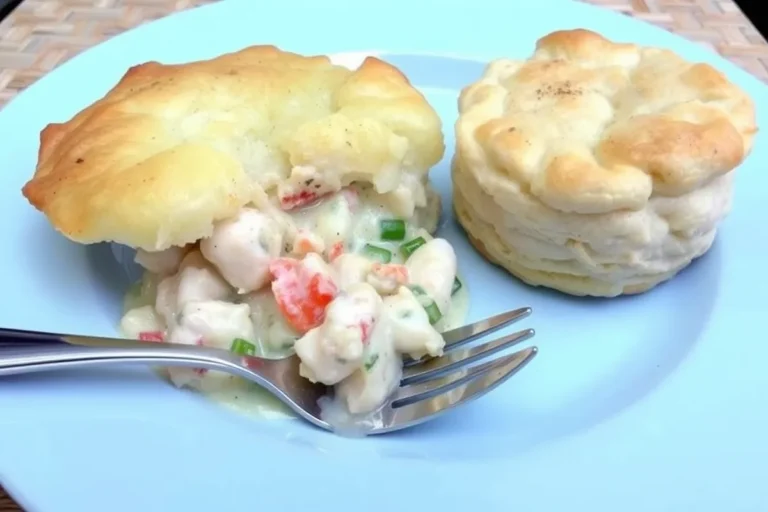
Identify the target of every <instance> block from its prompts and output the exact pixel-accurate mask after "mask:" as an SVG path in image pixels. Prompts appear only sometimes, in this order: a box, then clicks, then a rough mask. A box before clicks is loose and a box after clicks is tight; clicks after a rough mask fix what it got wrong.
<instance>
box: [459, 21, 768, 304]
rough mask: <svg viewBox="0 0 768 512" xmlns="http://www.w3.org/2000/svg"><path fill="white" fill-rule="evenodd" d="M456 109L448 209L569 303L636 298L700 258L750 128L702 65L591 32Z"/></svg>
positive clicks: (743, 111)
mask: <svg viewBox="0 0 768 512" xmlns="http://www.w3.org/2000/svg"><path fill="white" fill-rule="evenodd" d="M459 112H460V116H459V119H458V121H457V122H456V127H455V129H456V145H457V147H456V152H455V155H454V158H453V164H452V176H453V185H454V186H453V191H454V209H455V211H456V214H457V216H458V219H459V221H460V223H461V224H462V226H463V227H464V229H465V230H466V231H467V233H468V235H469V238H470V239H471V241H472V243H473V244H474V245H475V247H476V248H477V249H478V250H479V251H480V252H481V253H482V254H484V255H485V256H486V257H487V258H488V259H489V260H491V261H493V262H495V263H497V264H499V265H500V266H502V267H504V268H506V269H507V270H508V271H509V272H510V273H512V274H513V275H515V276H517V277H518V278H520V279H521V280H523V281H524V282H526V283H529V284H531V285H537V286H545V287H549V288H554V289H556V290H560V291H563V292H566V293H569V294H573V295H593V296H607V297H612V296H617V295H621V294H632V293H640V292H643V291H645V290H648V289H650V288H652V287H654V286H656V285H657V284H659V283H660V282H662V281H665V280H667V279H670V278H671V277H673V276H674V275H675V274H676V273H677V272H679V271H680V270H681V269H683V268H684V267H686V266H687V265H688V264H689V263H690V262H691V261H692V260H693V259H695V258H697V257H699V256H701V255H703V254H704V253H705V252H706V251H707V250H708V249H709V248H710V246H711V245H712V242H713V240H714V239H715V234H716V231H717V227H718V224H719V222H720V221H721V220H722V219H723V217H724V216H725V215H726V213H727V212H728V211H729V209H730V206H731V194H732V183H733V176H734V172H733V171H734V169H735V168H736V167H737V166H738V165H739V164H740V163H741V162H742V161H743V160H744V159H745V158H746V156H747V155H748V154H749V152H750V149H751V147H752V141H753V137H754V135H755V133H756V131H757V127H756V125H755V112H754V107H753V104H752V101H751V100H750V98H749V97H748V96H747V95H746V94H745V93H744V92H743V91H742V90H740V89H739V88H738V87H737V86H736V85H734V84H732V83H730V82H729V81H728V80H727V79H726V77H725V76H723V74H721V73H720V72H718V71H716V70H715V69H713V68H712V67H710V66H709V65H707V64H695V63H689V62H687V61H685V60H683V59H682V58H681V57H679V56H677V55H676V54H674V53H672V52H671V51H668V50H663V49H658V48H645V47H640V46H637V45H634V44H620V43H614V42H611V41H608V40H607V39H605V38H603V37H602V36H601V35H599V34H596V33H594V32H590V31H588V30H566V31H559V32H554V33H551V34H549V35H547V36H545V37H543V38H542V39H540V40H539V41H538V43H537V45H536V50H535V52H534V53H533V55H532V56H531V57H530V58H529V59H528V60H524V61H521V60H509V59H500V60H496V61H494V62H492V63H490V65H488V67H487V68H486V70H485V73H484V74H483V76H482V77H481V78H480V79H479V80H478V81H477V82H475V83H473V84H471V85H470V86H468V87H466V88H465V89H464V90H463V91H462V93H461V97H460V99H459Z"/></svg>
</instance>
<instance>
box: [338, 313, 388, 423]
mask: <svg viewBox="0 0 768 512" xmlns="http://www.w3.org/2000/svg"><path fill="white" fill-rule="evenodd" d="M390 335H391V332H390V326H389V325H387V322H386V318H385V317H384V318H382V319H381V321H379V322H377V323H376V325H375V326H374V328H373V332H372V333H371V337H370V341H369V343H368V345H367V346H366V347H365V355H364V358H363V365H362V366H361V367H359V368H358V369H357V370H356V371H355V372H354V373H353V374H352V375H350V376H349V377H347V378H346V379H344V380H342V381H341V382H340V383H339V384H337V385H336V396H337V397H338V398H339V399H341V400H342V401H343V402H344V403H345V404H346V407H347V410H348V411H349V412H350V413H352V414H364V413H368V412H371V411H374V410H376V409H378V408H379V406H381V404H383V403H384V402H385V401H386V400H387V398H388V397H389V395H390V394H392V392H393V391H394V390H395V388H397V385H398V383H399V382H400V376H401V375H402V368H403V361H402V358H401V357H400V355H399V354H398V353H397V352H396V351H395V346H394V345H393V344H392V339H391V338H390Z"/></svg>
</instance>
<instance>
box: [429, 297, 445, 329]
mask: <svg viewBox="0 0 768 512" xmlns="http://www.w3.org/2000/svg"><path fill="white" fill-rule="evenodd" d="M424 311H426V312H427V316H428V317H429V323H430V324H432V325H435V324H436V323H437V322H439V321H440V319H441V318H443V314H442V313H441V312H440V308H438V307H437V304H435V301H432V302H430V303H429V304H427V305H426V306H424Z"/></svg>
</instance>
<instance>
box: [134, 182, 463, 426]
mask: <svg viewBox="0 0 768 512" xmlns="http://www.w3.org/2000/svg"><path fill="white" fill-rule="evenodd" d="M399 199H401V198H399V197H398V196H396V195H387V196H380V195H378V194H376V193H374V192H373V191H372V190H371V188H370V187H348V188H346V189H344V190H342V191H341V192H338V193H335V194H332V195H329V196H325V197H322V198H320V199H317V200H315V201H314V202H313V203H312V204H307V205H304V206H303V207H302V208H299V209H294V210H290V211H287V212H284V211H282V210H279V209H278V208H275V207H274V205H272V207H270V209H269V211H270V218H271V219H272V221H274V222H272V221H270V222H271V224H269V225H267V224H265V223H264V222H263V220H262V219H259V218H258V217H257V215H255V214H254V213H252V212H251V211H249V212H247V214H245V215H241V216H240V217H242V218H244V219H246V220H247V219H249V218H250V217H253V218H254V219H253V222H251V223H250V224H249V227H247V228H243V227H242V226H241V225H233V226H232V227H229V226H228V225H225V228H226V229H222V230H221V231H220V232H219V234H218V237H217V236H216V234H215V235H214V237H212V238H210V239H207V240H206V241H205V250H204V251H203V254H201V253H200V251H199V250H197V249H194V247H186V248H184V249H183V250H174V253H173V254H172V255H168V257H165V256H164V255H155V254H152V253H143V254H142V253H141V252H140V253H139V255H138V256H137V261H139V262H140V263H146V264H147V265H146V266H147V267H149V268H151V269H152V270H155V271H157V272H161V273H162V274H163V275H157V274H153V273H150V272H146V273H145V275H144V277H143V278H142V280H141V281H140V282H139V283H137V284H136V285H135V286H134V287H132V289H131V290H130V291H129V293H128V294H127V296H126V299H125V315H124V317H123V319H122V321H121V329H122V330H123V334H124V336H125V337H128V338H137V337H138V333H140V332H146V331H162V332H163V333H164V335H167V334H168V332H166V326H170V325H173V326H175V327H174V329H175V330H171V333H170V334H171V335H170V337H171V339H177V341H178V340H181V342H184V343H195V340H194V333H191V332H190V333H189V336H186V335H185V336H181V334H179V332H180V330H183V329H181V327H183V326H184V325H185V324H190V325H192V326H194V325H196V324H198V323H199V324H200V325H201V328H205V329H209V330H210V329H211V328H212V327H211V326H212V325H213V324H215V323H216V322H214V321H213V320H215V319H211V318H210V314H209V312H210V311H213V310H216V309H217V308H218V309H221V310H222V314H224V313H227V314H228V315H231V316H232V318H235V317H237V319H238V321H237V323H238V325H240V324H242V326H241V327H239V328H234V327H232V326H230V327H227V328H226V329H224V330H225V331H227V334H226V336H224V337H221V340H218V341H217V342H216V343H214V344H213V345H216V346H219V345H221V347H220V348H226V347H225V346H224V345H225V344H227V343H228V342H229V341H228V340H229V339H230V338H231V337H232V336H234V335H237V334H238V333H240V334H241V335H242V336H243V337H244V338H247V339H248V340H250V341H251V342H253V345H255V349H256V353H255V355H259V356H262V357H273V358H274V357H283V356H286V355H289V354H292V353H293V344H294V342H295V341H296V340H297V339H299V338H301V336H302V335H301V334H299V333H297V332H296V331H295V330H294V329H293V328H292V327H291V326H290V325H288V323H287V322H286V321H285V319H284V317H283V315H282V314H281V312H280V310H279V309H278V307H277V304H276V303H275V300H274V296H273V294H272V291H271V289H270V286H269V285H268V284H267V285H266V286H263V285H264V283H263V281H264V275H263V274H260V273H257V272H255V269H253V268H251V267H249V266H244V265H242V262H240V263H238V261H234V264H231V263H232V261H231V260H232V258H235V256H236V254H235V253H238V254H241V255H243V254H244V255H248V256H249V259H251V260H254V261H255V260H259V259H260V258H261V259H262V260H264V261H267V260H269V259H271V258H274V257H275V255H276V254H282V255H283V256H289V257H292V258H298V259H301V258H303V257H304V256H305V255H307V254H309V255H310V256H315V257H317V260H318V263H317V266H318V268H320V267H323V266H324V267H325V268H326V269H328V271H331V270H333V271H334V272H335V273H336V280H337V282H336V285H337V286H339V287H340V289H347V285H346V284H345V283H344V280H345V279H348V280H349V281H350V285H351V286H354V285H353V284H352V283H354V282H358V281H359V279H358V278H356V277H355V275H354V274H355V270H354V268H353V267H354V265H347V264H344V265H338V266H337V267H340V268H335V269H331V267H333V262H332V261H331V263H330V264H329V263H326V262H324V261H323V260H333V259H334V258H335V257H336V256H337V255H338V253H339V252H340V249H341V248H343V254H358V253H365V252H366V250H367V249H368V248H367V247H366V245H373V246H375V248H376V249H380V250H383V251H389V254H390V257H391V260H390V263H392V264H404V263H407V264H409V265H416V264H418V265H421V266H422V267H423V266H424V265H425V264H426V263H424V262H427V261H431V260H430V259H429V257H428V256H429V255H428V254H426V252H428V251H424V253H423V254H422V255H421V257H420V258H418V259H419V260H423V262H422V263H418V262H417V261H416V259H413V258H411V259H410V260H408V258H407V257H406V256H405V255H404V254H403V252H402V251H401V245H402V244H403V242H404V241H409V240H413V239H414V238H417V237H422V238H423V239H424V240H425V241H426V242H430V241H431V240H432V237H431V236H430V235H429V233H428V232H427V231H426V230H425V229H423V228H420V227H417V226H424V227H427V228H429V229H432V228H433V227H434V226H435V224H436V220H437V219H436V218H435V216H436V214H437V209H436V208H433V206H434V205H431V206H432V207H422V208H420V209H419V208H417V209H416V210H415V211H414V210H413V207H412V205H411V211H412V212H413V213H414V215H413V217H412V218H411V220H410V221H409V222H407V223H406V233H405V237H404V239H403V240H401V241H386V240H381V231H380V221H381V220H382V219H391V218H395V215H394V214H393V213H392V212H393V211H398V210H402V209H403V208H404V207H403V205H402V204H400V205H398V204H397V201H398V200H399ZM406 209H407V205H406ZM253 212H257V210H253ZM251 228H252V229H253V230H251ZM267 228H268V229H267ZM260 230H261V231H260ZM277 230H279V231H280V234H281V238H282V242H281V244H280V245H282V247H276V245H275V241H276V240H277V239H278V238H280V237H278V235H277V234H276V231H277ZM227 231H229V232H231V233H228V232H227ZM264 233H266V234H268V235H269V236H265V234H264ZM230 235H232V236H230ZM235 235H236V236H235ZM435 242H436V243H437V242H439V243H437V244H431V243H430V244H429V245H430V246H433V247H438V246H439V245H440V243H444V242H442V241H438V240H436V241H435ZM446 245H447V244H446ZM438 248H439V247H438ZM228 249H232V250H231V251H229V250H228ZM425 249H426V248H425ZM312 253H316V254H314V255H313V254H312ZM451 253H452V252H451ZM185 254H186V256H185ZM317 255H322V256H323V257H322V258H320V257H318V256H317ZM170 256H173V258H171V257H170ZM251 256H252V257H251ZM369 256H370V254H369ZM203 257H204V258H203ZM182 258H184V260H182ZM206 259H207V260H208V261H205V260H206ZM235 260H237V258H235ZM309 260H310V258H306V259H304V260H303V261H304V262H308V263H306V264H309V263H311V262H309ZM179 261H181V269H180V270H179V271H178V273H177V274H173V272H175V269H172V268H171V267H172V266H173V265H174V262H175V264H176V266H178V264H179ZM339 261H342V260H339ZM349 261H350V262H353V263H354V261H360V258H350V259H349ZM437 263H440V262H439V261H437ZM206 265H208V266H206ZM210 265H215V266H217V267H219V271H220V274H218V273H216V272H215V270H214V271H213V272H214V273H213V274H211V270H210V269H211V268H212V267H211V266H210ZM222 265H225V266H226V268H224V269H223V270H222V268H221V266H222ZM429 265H430V268H431V267H432V266H434V265H433V263H429ZM445 265H448V266H447V267H446V266H445ZM406 266H407V265H406ZM438 266H440V265H438ZM443 267H445V268H446V269H448V268H450V267H452V268H453V269H455V259H454V260H453V262H452V263H445V262H443ZM450 271H451V272H452V270H450ZM417 273H418V274H419V276H421V277H422V278H426V277H425V276H424V274H425V272H424V271H423V269H422V270H419V271H418V272H417ZM183 275H187V276H191V277H190V278H188V279H187V280H186V281H185V282H181V280H182V277H181V276H183ZM163 276H165V277H163ZM221 276H224V278H225V279H226V280H227V281H229V285H231V287H230V288H231V289H229V291H228V292H224V290H223V289H222V286H221V282H223V280H222V278H221ZM433 277H434V276H433ZM174 279H176V281H175V283H174V281H173V280H174ZM459 279H461V278H459ZM195 280H197V284H199V285H200V286H202V288H201V287H200V286H197V284H196V283H195V282H194V281H195ZM187 281H190V282H192V284H189V283H187ZM437 281H439V279H438V280H437ZM437 281H435V282H437ZM461 282H462V287H461V289H459V290H458V291H457V292H456V293H455V294H453V296H452V297H451V296H446V297H441V298H439V300H440V303H441V306H442V307H441V308H440V309H441V310H444V309H447V310H448V311H447V313H446V314H444V315H443V317H442V318H441V319H440V320H439V321H438V322H437V323H436V324H435V325H434V329H436V330H437V331H439V332H442V331H446V330H450V329H453V328H455V327H459V326H461V325H463V323H464V321H465V318H466V315H467V311H468V307H469V299H468V297H469V293H468V290H467V286H466V283H464V281H463V280H461ZM161 283H162V284H161ZM418 284H421V283H418ZM423 284H424V286H423V287H424V288H430V289H431V288H435V286H437V285H435V283H433V282H432V281H430V280H429V279H426V281H424V283H423ZM438 284H439V286H441V288H440V290H439V291H438V292H437V293H440V294H442V295H445V286H446V283H438ZM369 285H370V286H373V287H374V288H375V289H376V290H378V291H379V293H383V294H384V295H382V297H384V296H385V295H388V294H392V293H395V291H396V290H397V289H398V284H397V282H396V281H393V282H391V283H388V282H387V276H383V277H381V278H380V279H379V278H377V279H375V280H374V281H371V279H370V275H369V279H368V280H367V284H363V285H362V286H363V288H365V287H366V286H369ZM196 286H197V288H196ZM370 286H369V288H367V289H370ZM158 290H159V292H160V296H161V298H162V300H160V299H159V298H158ZM195 293H203V294H208V295H211V294H212V295H211V297H206V298H205V300H208V301H209V302H208V303H207V304H209V305H210V306H208V310H199V311H198V310H197V309H195V308H196V305H195V304H193V306H195V307H193V308H192V309H195V311H194V312H192V313H190V311H191V310H190V311H187V310H186V309H184V308H185V304H182V302H185V301H186V299H187V298H189V297H193V298H194V295H195ZM163 294H165V295H163ZM190 300H192V299H190ZM411 300H412V299H411ZM161 303H162V305H163V306H164V307H163V308H160V309H155V308H156V307H157V306H159V305H161ZM185 303H186V302H185ZM227 303H229V304H230V305H229V306H227ZM385 303H386V300H385ZM246 305H247V306H248V308H247V309H248V311H249V312H250V313H249V314H250V322H247V323H248V324H249V325H245V323H243V322H244V321H243V319H242V318H240V317H241V316H242V314H243V313H242V311H241V310H240V309H239V308H245V306H246ZM174 308H175V309H174ZM187 309H189V308H187ZM225 309H226V310H227V311H224V310H225ZM230 309H231V311H230ZM190 314H196V315H198V316H199V317H200V318H199V319H197V318H185V317H184V315H190ZM214 316H215V315H214ZM225 316H226V315H225ZM343 316H344V315H343V314H342V315H341V316H340V317H343ZM329 322H330V320H328V318H326V323H329ZM230 323H231V322H230ZM427 327H429V326H428V325H427ZM222 328H224V327H223V326H222ZM327 328H332V327H331V326H330V325H329V326H328V327H327ZM334 328H338V326H335V327H334ZM205 329H204V330H205ZM430 330H432V329H430ZM229 331H232V332H229ZM381 332H384V331H381ZM391 332H392V329H391V326H387V330H386V334H382V336H388V335H391V334H389V333H391ZM433 332H434V331H433ZM182 334H184V333H183V332H182ZM307 335H310V336H311V335H312V331H310V333H308V334H307ZM238 336H239V335H238ZM316 336H317V335H316ZM182 338H183V339H182ZM213 338H218V336H213ZM224 338H227V339H224ZM438 339H439V338H438ZM206 340H207V338H206ZM371 340H372V341H371V343H370V344H371V347H379V348H380V349H381V351H380V352H381V353H380V354H373V353H372V351H373V350H374V349H373V348H370V347H367V348H366V350H367V352H366V354H365V356H364V357H367V358H369V359H371V356H373V358H379V357H382V359H381V361H379V364H378V366H375V367H374V366H371V367H372V368H373V370H372V371H369V372H367V373H370V374H371V375H368V374H367V373H361V372H363V370H362V368H361V369H359V370H357V371H356V374H355V375H352V377H349V378H348V379H347V380H348V381H349V382H348V383H346V384H344V382H342V384H344V386H345V387H342V388H341V391H342V392H343V393H346V394H347V397H348V402H349V400H351V402H349V403H357V404H359V407H365V406H367V405H369V404H370V403H373V402H372V400H377V399H378V398H379V395H381V393H382V389H376V388H375V387H373V388H369V386H368V385H367V384H366V381H367V380H370V379H372V378H374V377H375V378H376V379H384V378H386V379H389V383H388V384H386V386H389V388H387V389H390V388H391V387H393V386H394V385H396V381H397V376H394V377H393V374H392V372H393V371H394V370H393V369H392V368H393V367H392V363H388V364H389V366H387V365H385V364H384V362H385V359H387V358H384V357H383V355H386V354H389V352H388V351H387V350H384V349H386V348H387V347H385V346H384V345H382V343H389V344H391V342H389V341H386V342H385V341H383V340H378V339H375V338H371ZM198 342H199V341H198ZM366 343H367V342H366ZM206 344H207V345H208V344H210V343H209V342H207V341H206ZM213 345H211V346H213ZM393 356H394V357H398V358H399V356H396V355H394V354H393ZM389 359H391V358H389ZM303 362H304V363H310V362H311V361H309V360H306V361H304V360H303ZM374 364H375V361H374ZM397 364H398V365H399V363H397ZM315 369H316V370H317V369H322V368H317V367H316V368H315ZM307 371H310V369H309V368H308V369H307ZM397 371H398V372H399V370H397ZM191 372H193V370H190V369H171V370H170V376H171V377H173V378H172V379H171V380H173V381H174V382H175V383H176V384H177V385H178V384H182V383H183V384H187V385H190V386H191V387H192V388H193V389H196V390H197V391H199V392H201V393H202V394H204V395H206V396H208V397H210V398H211V399H213V400H215V401H217V402H219V403H221V404H223V405H224V406H226V407H228V408H231V409H235V410H237V411H239V412H241V413H244V414H247V415H249V416H254V417H259V418H264V419H278V418H286V417H291V416H292V414H291V413H290V412H289V410H288V408H287V407H285V406H284V405H283V404H282V403H281V402H279V401H278V400H277V399H276V398H274V397H272V396H271V395H270V394H269V393H267V392H266V391H264V390H262V389H261V388H258V387H257V386H256V385H255V384H253V383H250V382H247V381H245V380H243V379H240V378H236V377H232V376H228V375H224V374H220V373H219V372H208V373H206V374H204V375H205V377H204V378H203V377H200V376H199V375H198V376H197V377H195V376H194V375H193V374H192V373H191ZM378 373H381V374H382V375H381V376H380V377H376V375H378ZM160 374H161V375H163V376H165V377H168V375H169V372H168V371H162V372H160ZM327 377H328V378H332V374H328V375H327ZM355 379H357V382H358V386H357V388H356V387H355V385H354V382H353V381H354V380H355ZM393 379H394V380H393ZM329 383H330V381H329ZM358 388H359V389H358Z"/></svg>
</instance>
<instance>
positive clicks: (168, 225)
mask: <svg viewBox="0 0 768 512" xmlns="http://www.w3.org/2000/svg"><path fill="white" fill-rule="evenodd" d="M443 152H444V145H443V136H442V133H441V126H440V120H439V118H438V116H437V114H436V113H435V111H434V110H433V109H432V108H431V107H430V106H429V104H428V103H427V102H426V100H425V99H424V97H423V96H422V95H421V94H420V93H419V92H418V91H417V90H416V89H414V88H413V87H412V86H411V85H410V84H409V83H408V80H407V79H406V78H405V77H404V76H403V75H402V73H400V72H399V71H398V70H397V69H395V68H394V67H392V66H390V65H389V64H387V63H385V62H382V61H380V60H378V59H375V58H368V59H366V60H365V61H364V63H363V64H362V65H361V66H360V67H359V68H358V69H357V70H349V69H346V68H344V67H341V66H335V65H332V64H331V63H330V61H329V59H328V58H327V57H323V56H317V57H303V56H299V55H296V54H292V53H288V52H283V51H280V50H278V49H277V48H275V47H272V46H254V47H250V48H246V49H244V50H242V51H239V52H236V53H232V54H227V55H223V56H220V57H217V58H214V59H211V60H207V61H200V62H193V63H189V64H180V65H163V64H159V63H156V62H149V63H146V64H142V65H139V66H136V67H133V68H131V69H130V70H129V71H128V72H127V73H126V75H125V76H124V77H123V78H122V79H121V80H120V82H119V83H118V84H117V85H116V86H115V87H114V88H113V89H112V90H111V91H109V92H108V93H107V94H106V95H105V96H104V97H103V98H102V99H100V100H98V101H97V102H95V103H94V104H93V105H91V106H90V107H88V108H86V109H85V110H83V111H82V112H80V113H79V114H77V115H76V116H75V117H73V118H72V119H71V120H69V121H67V122H65V123H61V124H51V125H49V126H48V127H46V128H45V130H43V132H42V133H41V143H40V151H39V158H38V165H37V169H36V172H35V175H34V177H33V178H32V179H31V180H30V181H29V182H28V183H27V184H26V185H25V186H24V189H23V193H24V195H25V196H26V197H27V199H28V200H29V201H30V203H32V204H33V205H34V206H35V207H36V208H38V209H39V210H41V211H42V212H44V213H45V214H46V215H47V217H48V218H49V220H50V221H51V222H52V224H53V225H54V226H55V227H56V228H57V229H58V230H59V231H61V232H62V233H63V234H65V235H66V236H67V237H69V238H71V239H72V240H75V241H77V242H82V243H92V242H100V241H115V242H119V243H122V244H125V245H129V246H132V247H137V248H142V249H145V250H149V251H157V250H162V249H165V248H167V247H170V246H179V245H184V244H186V243H190V242H194V241H195V240H198V239H200V238H203V237H205V236H208V235H209V234H210V233H211V230H212V228H213V225H214V223H215V222H217V221H219V220H222V219H226V218H229V217H232V216H233V215H235V214H236V213H237V212H238V211H239V209H240V208H241V207H243V206H244V205H246V204H248V203H250V202H252V201H253V200H254V197H255V196H266V195H269V196H270V198H271V199H273V200H275V201H277V202H279V201H288V202H290V200H291V198H292V197H300V196H302V194H316V195H318V196H319V195H322V194H324V193H326V192H332V191H334V190H338V189H339V188H340V187H342V186H345V185H347V184H349V183H351V182H353V181H356V182H362V183H371V184H372V185H373V186H374V187H375V189H376V191H377V192H379V193H381V194H393V195H394V196H396V197H397V198H398V199H399V200H401V201H402V202H403V204H404V205H405V206H404V210H405V213H406V214H407V213H408V211H411V212H412V211H413V209H414V208H415V207H418V206H424V204H425V202H426V199H425V194H424V184H425V182H426V175H427V171H428V170H429V168H430V167H431V166H432V165H434V164H435V163H437V162H438V161H439V160H440V159H441V158H442V155H443ZM308 183H311V188H310V187H309V185H308ZM265 193H266V194H265Z"/></svg>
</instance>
